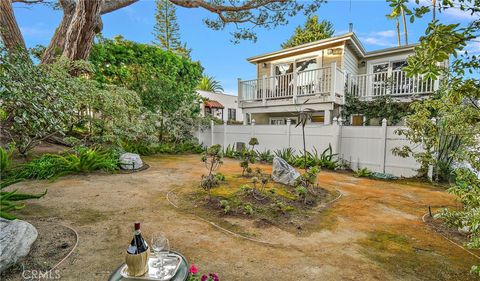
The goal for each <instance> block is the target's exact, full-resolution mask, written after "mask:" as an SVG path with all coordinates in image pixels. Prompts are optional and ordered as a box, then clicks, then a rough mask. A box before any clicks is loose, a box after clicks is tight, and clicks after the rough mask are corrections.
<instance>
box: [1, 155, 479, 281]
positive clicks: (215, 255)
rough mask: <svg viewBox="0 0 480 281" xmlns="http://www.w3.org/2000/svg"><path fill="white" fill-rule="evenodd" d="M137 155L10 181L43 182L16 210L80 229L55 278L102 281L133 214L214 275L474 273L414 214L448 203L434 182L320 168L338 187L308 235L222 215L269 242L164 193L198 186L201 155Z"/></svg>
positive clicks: (415, 276) (441, 276)
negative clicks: (136, 167) (120, 169)
mask: <svg viewBox="0 0 480 281" xmlns="http://www.w3.org/2000/svg"><path fill="white" fill-rule="evenodd" d="M144 160H145V161H146V162H147V163H148V164H149V165H150V168H149V169H147V170H145V171H141V172H138V173H133V174H120V173H118V174H104V173H98V174H87V175H71V176H66V177H62V178H60V179H58V180H57V181H55V182H49V181H29V182H22V183H18V184H15V185H13V186H10V187H9V188H18V189H20V190H23V191H37V192H39V191H43V189H44V188H48V194H47V195H46V196H45V197H44V198H41V199H39V200H32V201H30V202H29V203H28V206H27V207H26V208H25V209H24V210H21V211H20V212H19V216H20V217H21V218H23V219H26V220H27V221H30V222H33V223H34V222H36V221H39V220H47V219H48V220H52V221H55V222H60V223H63V224H66V225H69V226H71V227H73V228H74V229H76V230H77V232H78V233H79V236H80V242H79V245H78V247H77V248H76V250H75V252H74V256H73V257H70V258H69V259H67V261H66V262H64V263H62V265H61V266H60V267H59V269H60V274H61V276H62V280H106V279H107V278H108V276H109V274H110V273H111V271H112V270H114V269H115V268H117V267H118V265H119V264H121V263H122V262H123V260H124V253H125V248H126V246H127V244H128V243H129V241H130V239H131V235H132V233H131V232H132V231H131V228H132V223H133V222H134V221H136V220H140V221H141V222H142V230H143V233H144V235H145V236H146V237H147V239H149V238H150V234H151V233H152V232H153V231H162V232H164V233H165V234H166V235H167V236H168V237H169V239H170V241H171V246H172V248H173V249H175V250H177V251H179V252H181V253H182V254H184V255H185V256H186V257H187V258H188V259H189V262H191V263H195V264H196V265H197V266H198V267H199V268H200V271H201V272H208V271H211V272H218V273H219V275H220V276H221V277H222V278H221V279H222V280H428V281H430V280H460V281H461V280H475V277H474V276H472V275H470V274H469V273H468V272H469V270H470V267H471V265H473V264H478V263H479V261H478V260H476V259H475V258H474V257H472V256H471V255H469V254H468V253H466V252H464V251H463V250H462V249H460V248H458V247H457V246H455V245H452V244H451V243H450V242H448V241H446V240H445V239H444V238H443V237H441V236H440V235H439V234H437V233H436V232H435V231H434V230H432V228H430V227H429V226H428V225H426V224H424V223H423V222H422V220H421V216H422V215H423V214H424V213H425V212H427V210H428V206H432V207H433V208H438V207H444V206H455V204H456V203H455V198H454V197H453V196H451V195H449V194H447V193H446V192H445V191H444V190H442V189H439V188H436V187H432V186H429V185H427V184H424V183H403V182H395V181H392V182H389V181H376V180H371V179H359V178H355V177H352V176H351V175H348V174H340V173H334V172H324V171H322V172H321V173H320V175H319V185H320V186H322V187H323V188H325V189H327V190H330V191H332V192H333V191H335V190H339V191H340V192H342V194H343V196H342V198H341V199H340V200H338V201H336V202H335V203H334V204H333V205H332V206H330V208H327V209H325V210H324V211H323V212H321V214H320V215H319V216H318V217H317V218H316V222H315V223H314V224H312V229H311V230H310V231H309V232H308V234H305V235H299V234H297V233H294V232H289V231H286V230H283V229H281V228H278V227H276V226H272V225H264V226H265V227H258V222H255V221H252V220H248V219H244V218H230V219H228V220H226V221H225V223H229V224H232V225H238V226H239V229H241V230H243V231H249V230H252V231H253V232H254V233H252V234H251V235H252V236H254V237H258V238H259V239H260V238H261V239H265V240H269V241H274V242H275V243H276V244H277V245H276V246H269V245H263V244H259V243H255V242H252V241H248V240H243V239H240V238H237V237H234V236H231V235H228V234H226V233H224V232H222V231H220V230H218V229H217V228H215V227H213V226H212V225H210V224H209V223H207V222H205V221H202V220H199V219H198V217H196V216H194V215H192V214H189V213H186V212H184V211H182V210H179V209H177V208H175V207H173V206H172V205H171V204H170V203H169V202H168V201H167V200H166V194H167V193H168V192H169V191H170V190H172V189H174V188H179V187H180V188H181V187H184V186H198V184H199V180H200V177H201V175H202V174H204V173H206V171H205V169H204V167H203V165H201V162H200V156H198V155H185V156H155V157H145V159H144ZM265 166H266V165H265ZM219 172H222V173H223V174H225V175H229V174H232V173H234V174H238V173H241V168H240V166H239V164H238V162H237V161H234V160H225V164H224V165H223V166H222V167H221V168H220V169H219ZM58 251H60V250H58ZM45 252H46V250H45Z"/></svg>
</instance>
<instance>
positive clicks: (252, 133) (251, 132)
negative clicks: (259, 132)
mask: <svg viewBox="0 0 480 281" xmlns="http://www.w3.org/2000/svg"><path fill="white" fill-rule="evenodd" d="M250 128H251V130H250V137H251V138H253V137H254V136H255V119H252V122H251V127H250Z"/></svg>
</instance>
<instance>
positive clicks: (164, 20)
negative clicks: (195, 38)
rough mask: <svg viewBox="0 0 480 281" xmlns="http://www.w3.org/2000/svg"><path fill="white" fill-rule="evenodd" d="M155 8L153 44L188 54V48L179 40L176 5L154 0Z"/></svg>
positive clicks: (162, 0) (184, 54) (181, 53)
mask: <svg viewBox="0 0 480 281" xmlns="http://www.w3.org/2000/svg"><path fill="white" fill-rule="evenodd" d="M156 5H157V10H156V12H155V20H156V21H157V23H156V24H155V27H154V32H153V35H155V40H154V42H153V43H154V44H156V45H158V46H160V47H161V48H162V49H164V50H168V51H172V52H175V53H177V54H180V55H183V56H189V55H190V50H189V49H188V48H187V47H186V44H182V42H181V40H180V27H179V25H178V22H177V14H176V7H175V5H174V4H172V3H171V2H170V1H168V0H156Z"/></svg>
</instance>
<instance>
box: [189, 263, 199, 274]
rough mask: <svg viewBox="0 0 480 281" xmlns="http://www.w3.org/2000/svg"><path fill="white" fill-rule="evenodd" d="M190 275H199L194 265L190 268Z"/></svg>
mask: <svg viewBox="0 0 480 281" xmlns="http://www.w3.org/2000/svg"><path fill="white" fill-rule="evenodd" d="M190 273H191V274H197V273H198V268H197V267H196V266H195V265H194V264H192V265H191V266H190Z"/></svg>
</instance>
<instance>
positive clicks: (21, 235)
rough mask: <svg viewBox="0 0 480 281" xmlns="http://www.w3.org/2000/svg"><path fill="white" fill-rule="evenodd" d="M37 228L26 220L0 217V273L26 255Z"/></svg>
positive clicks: (35, 237) (35, 236)
mask: <svg viewBox="0 0 480 281" xmlns="http://www.w3.org/2000/svg"><path fill="white" fill-rule="evenodd" d="M37 236H38V232H37V229H35V227H34V226H33V225H31V224H29V223H28V222H26V221H22V220H6V219H3V218H0V273H2V272H3V271H4V270H6V269H7V268H9V267H10V266H12V265H14V264H15V263H17V261H18V260H20V259H21V258H23V257H25V256H26V255H28V253H29V252H30V247H31V246H32V244H33V242H35V240H36V239H37Z"/></svg>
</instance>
